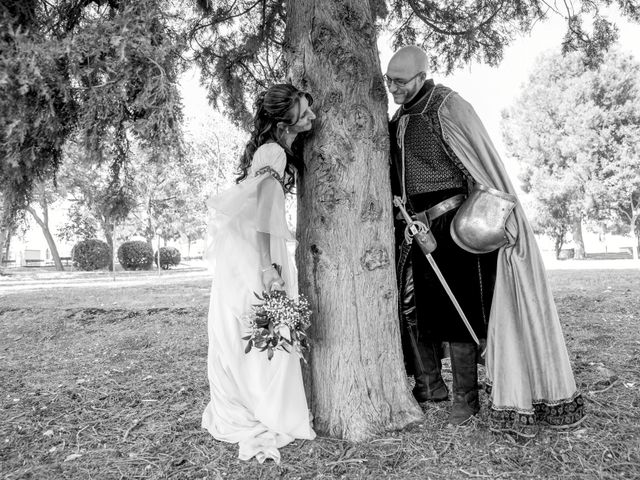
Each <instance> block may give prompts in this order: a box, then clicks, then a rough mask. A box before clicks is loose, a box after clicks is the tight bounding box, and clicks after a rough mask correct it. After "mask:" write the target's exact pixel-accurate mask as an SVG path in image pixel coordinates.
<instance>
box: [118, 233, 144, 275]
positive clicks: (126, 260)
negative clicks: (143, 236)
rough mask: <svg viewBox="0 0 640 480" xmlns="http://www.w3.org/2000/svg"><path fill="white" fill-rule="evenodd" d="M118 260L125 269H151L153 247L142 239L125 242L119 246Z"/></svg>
mask: <svg viewBox="0 0 640 480" xmlns="http://www.w3.org/2000/svg"><path fill="white" fill-rule="evenodd" d="M118 261H119V262H120V265H122V268H124V269H125V270H149V269H150V268H151V266H152V265H153V248H151V246H150V245H149V244H148V243H146V242H143V241H141V240H132V241H129V242H124V243H123V244H122V245H120V248H118Z"/></svg>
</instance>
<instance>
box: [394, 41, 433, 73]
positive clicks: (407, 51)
mask: <svg viewBox="0 0 640 480" xmlns="http://www.w3.org/2000/svg"><path fill="white" fill-rule="evenodd" d="M427 63H428V57H427V53H426V52H425V51H424V50H423V49H421V48H420V47H417V46H415V45H407V46H406V47H402V48H401V49H400V50H398V51H397V52H396V53H394V54H393V57H391V60H390V61H389V68H388V69H387V70H391V69H394V70H395V69H406V70H408V71H409V70H413V71H414V73H416V72H425V73H426V72H427ZM387 73H388V72H387Z"/></svg>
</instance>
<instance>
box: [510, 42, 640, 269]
mask: <svg viewBox="0 0 640 480" xmlns="http://www.w3.org/2000/svg"><path fill="white" fill-rule="evenodd" d="M502 128H503V132H504V136H505V143H506V145H507V149H508V151H509V153H510V155H511V156H512V157H514V158H516V159H517V160H519V161H520V162H521V163H522V164H523V166H524V170H523V173H522V175H521V180H522V182H523V183H522V187H523V190H524V191H525V192H528V193H531V194H532V195H533V196H534V197H535V198H536V200H537V201H538V203H539V205H540V208H539V209H538V213H539V214H540V218H539V219H538V225H539V226H540V227H541V231H543V232H544V233H548V234H550V235H551V236H552V237H553V238H554V240H555V243H556V253H558V251H559V245H560V246H561V244H562V242H563V241H564V235H565V233H566V230H567V227H568V228H569V229H570V231H571V233H572V236H573V241H574V243H575V245H576V258H583V257H584V244H583V241H582V228H581V225H582V221H583V220H587V221H589V222H590V224H591V225H593V226H600V225H602V224H603V221H608V223H609V224H610V225H612V226H613V225H615V224H616V223H617V224H618V225H620V224H622V225H626V228H625V230H626V231H627V232H630V233H631V236H632V237H633V238H634V241H633V244H634V245H636V244H637V243H638V241H637V239H636V238H635V236H634V234H633V228H634V227H633V226H634V225H635V224H636V222H637V220H638V197H639V195H640V159H639V157H638V155H637V152H638V151H639V149H640V134H639V133H638V132H639V131H640V64H639V63H638V62H637V61H636V60H634V59H633V58H632V57H631V56H629V55H625V54H622V53H620V52H617V51H615V50H612V51H610V52H609V53H608V54H607V55H606V57H605V58H604V59H603V60H602V63H600V64H599V65H598V66H597V67H596V68H588V65H587V64H586V63H585V57H584V54H582V53H574V54H570V55H566V56H562V55H560V54H548V55H546V56H544V57H542V58H541V59H540V60H539V61H538V62H537V63H536V68H535V70H534V71H533V72H532V74H531V76H530V78H529V81H528V83H527V84H526V85H525V86H524V88H523V92H522V94H521V96H520V97H519V98H518V100H517V101H516V103H515V105H514V106H513V107H512V108H511V109H509V110H508V111H506V112H504V113H503V123H502ZM562 224H564V227H565V228H563V226H562Z"/></svg>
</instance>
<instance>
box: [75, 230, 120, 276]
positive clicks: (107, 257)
mask: <svg viewBox="0 0 640 480" xmlns="http://www.w3.org/2000/svg"><path fill="white" fill-rule="evenodd" d="M71 258H72V259H73V266H74V267H75V268H77V269H79V270H85V271H91V270H99V269H101V268H106V267H108V266H109V264H110V263H111V249H110V248H109V245H107V244H106V243H105V242H103V241H102V240H98V239H97V238H90V239H88V240H82V241H80V242H78V243H76V244H75V245H74V246H73V249H72V250H71Z"/></svg>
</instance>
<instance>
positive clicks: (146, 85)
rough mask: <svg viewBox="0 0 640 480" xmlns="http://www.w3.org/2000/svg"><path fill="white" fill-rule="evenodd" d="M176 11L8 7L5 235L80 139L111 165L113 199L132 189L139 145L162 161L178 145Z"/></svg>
mask: <svg viewBox="0 0 640 480" xmlns="http://www.w3.org/2000/svg"><path fill="white" fill-rule="evenodd" d="M175 12H176V8H173V7H172V5H171V3H170V2H169V1H164V0H140V1H138V0H136V1H133V0H123V1H113V0H109V1H106V0H60V1H56V2H49V1H45V0H26V1H21V2H3V3H2V4H1V5H0V72H1V73H0V132H1V135H2V141H1V142H0V157H1V158H2V159H3V161H2V163H1V164H0V184H1V185H0V186H1V189H2V191H3V193H4V198H3V201H4V202H3V203H4V206H3V208H2V214H3V218H2V219H1V220H0V231H4V229H5V228H6V227H7V226H10V225H11V223H12V221H13V219H14V218H15V215H16V214H17V213H18V212H19V211H20V210H21V209H24V208H25V207H26V206H27V205H28V203H29V198H30V194H31V191H32V186H33V184H34V182H35V181H45V180H47V179H49V178H52V177H53V176H54V175H55V173H56V171H57V169H58V168H59V166H60V163H61V160H62V154H63V146H64V144H65V142H66V141H67V139H68V138H70V136H71V135H72V134H79V138H81V139H82V140H81V144H82V146H83V148H84V149H85V151H86V153H87V155H86V156H85V158H87V159H89V160H93V161H98V162H99V161H105V157H107V156H108V157H109V161H110V162H111V167H112V176H113V177H114V181H113V189H114V191H113V192H112V195H114V196H118V195H120V194H119V193H118V192H117V191H116V188H117V187H121V188H125V187H126V185H127V179H125V178H124V177H123V175H124V173H125V172H126V168H124V165H125V164H126V161H127V159H128V155H129V141H130V139H131V138H137V139H139V140H140V141H142V142H144V143H145V144H146V145H148V146H149V148H152V149H156V150H157V151H158V152H159V155H160V152H162V153H163V154H164V153H166V154H171V153H172V152H174V151H175V150H176V148H177V147H179V144H180V122H181V110H180V100H179V95H178V91H177V86H176V79H177V74H178V73H179V71H180V69H181V68H182V60H181V57H180V54H181V52H182V51H183V49H184V42H183V41H182V40H181V37H180V34H179V32H177V31H175V30H174V28H173V27H174V25H176V14H175ZM0 240H2V238H0ZM1 247H2V245H0V250H1V249H2V248H1Z"/></svg>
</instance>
